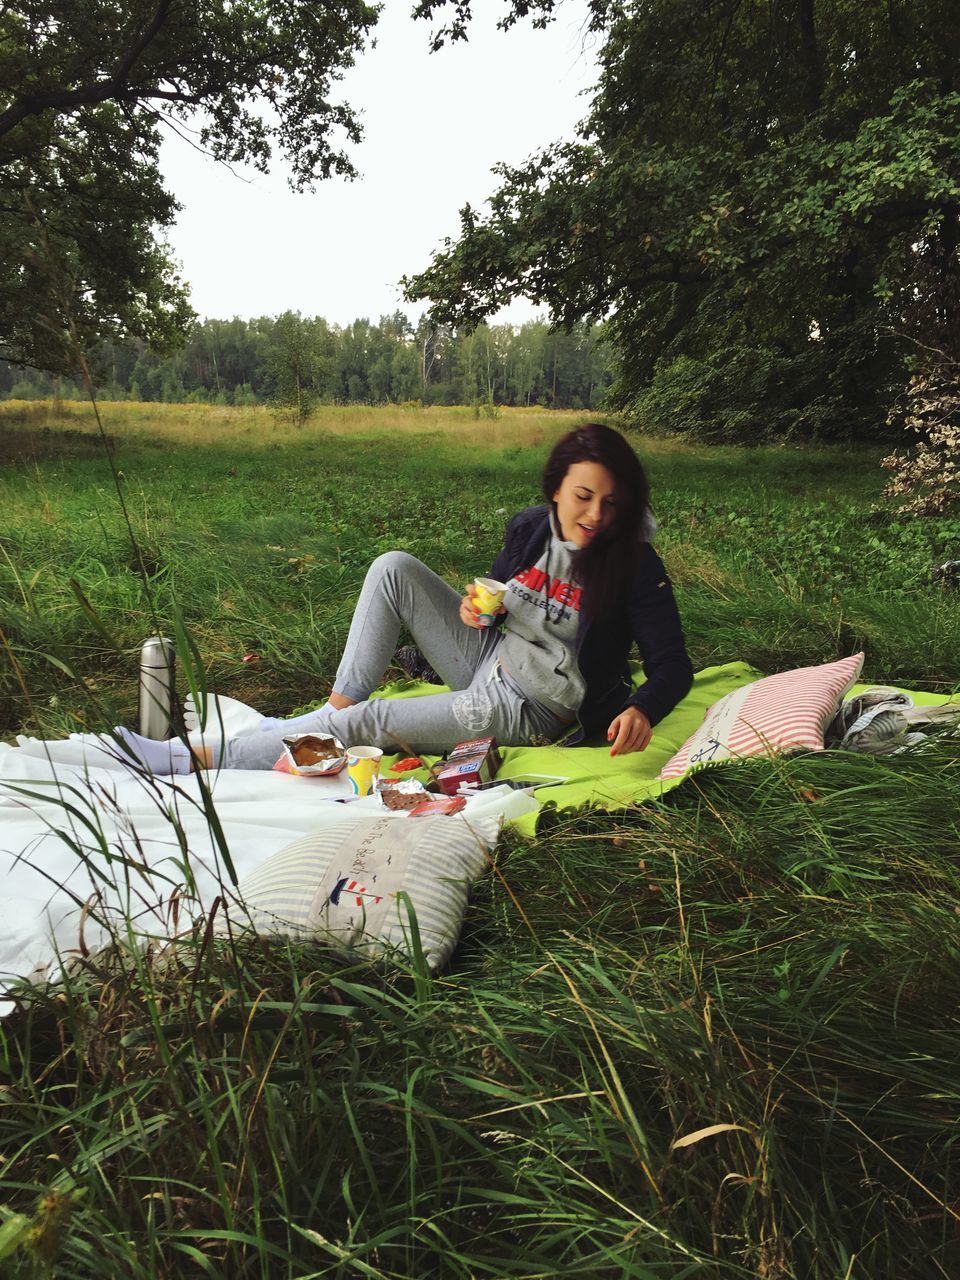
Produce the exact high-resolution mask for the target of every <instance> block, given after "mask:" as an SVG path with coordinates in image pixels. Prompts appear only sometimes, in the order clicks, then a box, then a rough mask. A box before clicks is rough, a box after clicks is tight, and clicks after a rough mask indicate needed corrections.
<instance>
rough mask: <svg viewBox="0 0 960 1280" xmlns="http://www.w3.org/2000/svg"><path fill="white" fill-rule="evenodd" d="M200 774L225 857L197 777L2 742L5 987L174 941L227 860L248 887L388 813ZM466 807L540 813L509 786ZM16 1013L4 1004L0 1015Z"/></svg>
mask: <svg viewBox="0 0 960 1280" xmlns="http://www.w3.org/2000/svg"><path fill="white" fill-rule="evenodd" d="M108 763H109V762H108ZM203 777H204V779H205V780H206V784H207V786H208V788H209V790H210V793H211V796H212V801H213V807H214V809H215V813H216V820H217V821H218V822H219V824H220V827H221V829H222V833H223V843H224V844H225V846H226V849H227V854H226V856H225V855H224V853H223V852H222V850H221V848H219V847H218V842H217V839H216V838H215V836H214V834H213V832H212V828H211V823H210V822H209V821H208V818H207V814H206V812H205V808H204V802H203V799H202V795H201V788H200V781H199V779H198V778H197V776H196V775H191V776H186V777H176V778H156V777H152V776H150V775H144V774H142V773H140V774H138V773H137V772H135V771H133V770H132V769H131V768H129V767H127V766H126V765H124V764H122V763H120V762H114V763H110V764H109V767H104V768H90V767H85V766H84V765H82V764H76V765H68V764H63V763H56V764H53V763H51V762H50V761H48V760H45V759H42V758H39V757H37V756H34V755H28V754H27V753H26V752H25V751H21V750H19V749H18V748H14V747H9V746H6V745H5V744H3V743H0V874H2V881H0V883H2V885H3V893H2V897H0V990H2V988H3V985H4V982H5V981H6V980H8V979H9V978H10V977H13V976H21V977H24V976H28V975H31V974H36V973H37V972H38V971H40V972H43V971H49V970H50V968H51V966H52V965H53V964H55V962H56V959H57V957H58V956H59V957H60V959H61V960H64V961H65V960H68V959H69V958H70V957H71V956H75V955H76V954H77V953H78V952H80V951H83V950H87V949H88V950H90V951H94V950H96V948H97V947H98V946H101V945H103V944H104V943H105V942H106V941H108V940H109V938H110V936H111V934H113V935H116V934H118V933H119V935H120V936H121V937H125V936H127V935H128V933H129V932H133V933H135V934H136V935H137V936H150V937H162V938H169V937H172V936H176V934H177V933H180V932H182V931H183V930H184V929H185V928H186V927H187V926H188V924H189V921H190V919H191V918H192V917H193V916H194V915H195V914H196V913H197V912H198V911H199V910H204V909H208V908H209V907H210V906H211V905H212V904H213V901H214V899H215V897H216V896H217V895H218V894H220V893H221V892H222V891H223V888H224V887H225V888H226V889H228V890H229V889H230V888H231V883H232V877H231V872H230V867H229V865H228V861H229V863H230V864H232V868H233V872H234V875H235V877H236V879H238V880H239V879H242V878H243V877H244V876H246V875H248V874H249V873H250V872H251V871H253V870H254V869H255V868H256V867H257V866H259V864H260V863H261V862H262V861H263V860H264V859H265V858H268V857H269V856H270V855H271V854H273V853H275V852H276V851H277V850H278V849H282V848H283V847H284V846H285V845H287V844H289V843H290V842H291V841H293V840H295V839H297V838H298V837H299V836H302V835H306V834H307V833H309V832H311V831H315V830H316V829H317V828H318V827H320V826H323V825H324V824H325V823H329V822H338V821H343V819H344V818H345V817H348V816H354V817H356V818H357V819H358V820H359V819H360V818H361V817H365V816H366V817H369V816H370V814H371V813H376V814H379V815H382V814H383V813H384V810H383V808H382V807H381V806H380V804H379V802H378V801H377V800H376V799H375V798H373V797H366V798H364V799H362V800H354V801H353V802H352V803H349V804H342V803H336V798H337V797H344V796H347V795H348V794H349V783H348V782H347V779H346V777H345V776H339V777H335V778H298V777H294V776H291V775H290V774H283V773H275V772H248V771H242V772H241V771H236V772H229V771H224V772H222V773H219V774H217V773H209V774H205V775H203ZM468 804H469V805H470V807H471V809H472V810H473V811H474V812H476V813H480V812H481V811H482V812H485V813H501V814H503V816H504V817H505V818H507V819H509V818H512V817H517V816H519V815H520V814H521V813H525V812H527V810H528V809H529V808H530V807H531V806H533V807H536V802H535V801H533V800H532V799H531V798H530V797H529V796H525V795H522V794H519V793H517V792H511V791H508V790H507V789H503V790H502V791H501V790H499V789H498V790H496V791H491V792H486V793H484V794H483V795H482V796H476V797H473V798H471V800H470V801H469V802H468ZM396 820H397V821H403V822H405V821H416V819H408V818H407V817H406V816H405V815H402V814H401V815H396ZM9 1008H10V1004H9V1002H3V1001H2V1000H0V1014H2V1013H4V1012H7V1011H8V1010H9Z"/></svg>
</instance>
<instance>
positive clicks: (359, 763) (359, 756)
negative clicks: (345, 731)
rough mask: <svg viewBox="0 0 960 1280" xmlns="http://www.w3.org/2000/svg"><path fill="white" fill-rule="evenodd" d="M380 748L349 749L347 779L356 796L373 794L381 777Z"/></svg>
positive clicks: (381, 754)
mask: <svg viewBox="0 0 960 1280" xmlns="http://www.w3.org/2000/svg"><path fill="white" fill-rule="evenodd" d="M382 756H383V752H382V751H381V750H380V748H379V747H347V777H348V778H349V779H350V790H351V791H352V792H353V794H354V795H355V796H368V795H370V794H371V793H372V792H373V789H374V787H375V786H376V785H377V779H378V778H379V776H380V759H381V757H382Z"/></svg>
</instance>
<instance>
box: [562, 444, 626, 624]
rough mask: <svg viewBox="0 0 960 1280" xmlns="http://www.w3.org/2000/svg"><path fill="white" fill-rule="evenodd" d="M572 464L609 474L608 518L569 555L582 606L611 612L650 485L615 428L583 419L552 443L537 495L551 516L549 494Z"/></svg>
mask: <svg viewBox="0 0 960 1280" xmlns="http://www.w3.org/2000/svg"><path fill="white" fill-rule="evenodd" d="M575 462H598V463H599V464H600V465H601V466H603V467H606V469H607V470H608V471H609V472H610V474H611V476H612V477H613V481H614V486H615V491H614V498H615V501H616V506H615V507H614V517H613V520H612V521H611V523H610V525H609V526H608V527H607V528H605V529H603V530H602V531H601V532H600V533H598V534H597V536H596V537H595V538H594V539H593V541H592V542H591V543H590V545H589V546H586V547H581V548H580V549H579V550H578V551H577V552H576V553H575V554H574V557H573V571H574V573H575V574H576V576H577V579H578V581H579V582H580V583H581V584H582V586H583V604H584V609H585V611H586V613H587V615H588V616H589V617H591V618H596V617H601V616H602V615H603V614H606V613H612V612H614V610H615V609H616V608H617V605H618V604H619V602H620V601H621V600H622V599H623V598H624V594H625V592H626V590H627V587H628V584H629V581H630V578H631V576H632V574H633V573H634V572H635V571H636V567H637V561H638V557H639V554H640V543H641V537H642V534H641V530H642V526H643V517H644V514H645V512H646V511H647V508H648V506H649V504H650V484H649V482H648V480H647V476H646V472H645V471H644V469H643V467H642V465H641V463H640V459H639V458H638V457H637V455H636V454H635V453H634V452H633V450H632V449H631V448H630V445H629V444H628V443H627V442H626V440H625V439H624V438H623V436H622V435H621V434H620V432H619V431H614V429H613V427H605V426H603V425H602V423H599V422H588V423H585V424H584V426H582V427H577V428H576V429H575V430H573V431H569V432H568V433H567V434H566V435H565V436H562V437H561V438H560V439H559V440H558V441H557V443H556V444H555V445H554V446H553V449H552V450H551V452H550V457H549V458H548V459H547V463H546V466H545V467H544V469H543V494H544V497H545V498H546V500H547V502H549V503H550V505H551V506H552V507H553V509H554V514H556V506H555V504H554V501H553V495H554V494H555V493H556V491H557V490H558V489H559V488H560V485H561V483H562V482H563V478H564V476H565V475H566V474H567V472H568V471H569V469H570V467H571V466H573V464H574V463H575Z"/></svg>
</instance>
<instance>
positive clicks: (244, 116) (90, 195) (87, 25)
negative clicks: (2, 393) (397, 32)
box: [0, 0, 377, 371]
mask: <svg viewBox="0 0 960 1280" xmlns="http://www.w3.org/2000/svg"><path fill="white" fill-rule="evenodd" d="M376 16H377V8H376V6H375V5H369V4H366V3H363V2H362V0H331V2H330V3H329V4H324V5H316V4H313V3H312V2H311V0H124V3H120V4H118V3H117V2H116V0H46V2H42V0H18V2H16V3H14V4H11V5H5V6H3V7H2V8H0V356H3V357H5V358H8V359H12V360H15V361H20V362H24V363H31V364H35V365H37V366H39V367H42V368H46V369H50V370H55V371H64V370H67V369H70V368H71V367H72V364H73V358H74V353H75V351H76V348H77V346H78V345H79V346H81V347H82V346H85V345H89V344H92V343H94V342H96V341H99V340H109V339H114V338H120V337H129V336H136V337H142V338H144V339H146V340H147V341H149V342H151V343H153V344H155V345H158V346H164V345H168V344H169V343H170V342H171V341H172V340H174V339H175V338H176V336H177V335H178V334H179V333H180V332H182V330H183V327H184V325H185V323H186V322H187V320H188V319H189V317H190V315H191V312H190V308H189V304H188V302H187V297H186V290H185V288H184V286H183V284H182V283H181V281H180V280H179V279H178V277H177V274H176V271H175V269H174V267H173V264H172V263H171V260H170V257H169V253H168V251H167V248H166V246H165V244H164V241H163V239H162V231H163V229H164V228H165V227H168V226H169V225H170V224H171V223H172V221H173V218H174V216H175V214H176V210H177V204H176V202H175V200H174V199H173V197H172V196H171V195H170V194H169V192H167V191H166V190H165V188H164V185H163V181H162V178H161V175H160V173H159V169H158V167H157V154H158V149H159V143H160V128H161V125H162V124H163V122H164V121H166V122H169V123H171V124H172V125H173V126H174V127H179V125H180V124H181V123H185V122H187V121H188V120H189V121H194V120H195V119H199V120H200V122H201V124H200V134H199V144H200V145H201V146H202V147H204V148H206V149H207V150H208V151H209V152H210V153H211V154H212V155H214V156H215V157H216V158H217V159H220V160H223V161H226V162H228V163H241V162H245V163H252V164H253V165H255V166H256V167H257V168H259V169H261V170H265V169H266V168H267V166H268V164H269V162H270V159H271V156H272V154H273V153H274V152H275V151H276V150H277V149H278V148H279V150H280V151H281V152H282V153H283V154H284V155H285V156H286V157H287V159H288V161H289V163H290V166H291V171H292V177H291V182H292V185H293V186H294V187H295V188H296V189H301V188H303V187H309V186H310V185H311V184H312V183H313V182H314V180H315V179H318V178H325V177H328V176H330V175H331V174H341V175H347V176H349V175H352V174H353V166H352V164H351V161H350V159H349V157H348V155H347V154H346V151H345V149H344V148H345V146H346V145H348V144H350V143H354V142H357V141H358V140H359V137H360V129H359V125H358V123H357V119H356V117H355V115H354V113H353V111H352V110H351V108H350V107H349V106H347V105H345V104H342V103H338V102H336V101H334V100H333V97H332V93H333V90H334V86H335V82H336V81H337V80H338V79H339V78H340V76H341V74H342V72H343V70H344V69H345V68H347V67H349V66H350V65H352V63H353V60H354V56H355V54H356V53H357V52H358V51H359V50H360V49H361V48H362V47H363V44H364V41H365V39H366V36H367V34H368V32H369V31H370V29H371V28H372V27H373V25H374V23H375V22H376ZM191 127H192V125H191ZM71 331H72V337H71V336H70V335H71Z"/></svg>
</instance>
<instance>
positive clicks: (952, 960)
mask: <svg viewBox="0 0 960 1280" xmlns="http://www.w3.org/2000/svg"><path fill="white" fill-rule="evenodd" d="M958 765H960V755H958V751H957V748H956V747H955V746H954V745H952V744H949V743H947V744H944V745H941V746H938V747H935V748H934V749H933V750H932V751H930V752H929V753H926V754H923V755H917V756H914V757H909V756H908V757H903V758H900V759H896V760H889V759H888V760H885V761H882V762H880V761H873V760H862V759H855V758H854V759H845V758H842V757H840V756H839V755H833V756H824V757H822V758H816V757H813V758H811V757H807V758H802V759H801V758H798V759H794V760H787V761H781V762H778V763H776V764H769V763H756V764H752V765H746V766H741V767H733V768H727V769H724V770H717V771H715V772H712V773H710V774H708V775H705V776H701V779H700V780H699V781H697V782H694V783H692V784H690V785H688V786H687V787H686V788H681V789H680V790H679V791H677V792H675V793H674V796H673V800H672V802H671V804H670V805H669V806H663V807H661V808H659V809H655V810H647V811H644V812H643V813H637V814H632V815H631V814H628V815H624V816H622V817H619V818H615V819H606V820H596V821H592V822H591V821H581V822H580V823H577V824H574V825H569V824H567V825H560V826H557V827H555V828H554V829H553V830H552V831H551V832H550V833H549V835H548V836H545V837H544V838H542V839H540V840H539V841H537V842H535V843H520V842H516V841H514V842H508V844H507V846H506V848H505V849H504V851H503V853H502V854H501V858H500V862H499V865H498V867H497V870H496V872H495V874H493V875H491V876H490V877H489V878H488V880H487V881H486V882H485V883H484V884H483V885H482V887H481V889H480V891H479V893H478V894H477V898H476V901H475V903H474V906H473V908H472V911H471V914H470V917H469V919H468V921H467V926H466V930H465V934H464V938H463V941H462V943H461V946H460V948H459V950H458V952H457V956H456V960H455V962H454V964H453V966H452V968H451V970H450V971H449V972H448V973H447V974H445V975H443V976H441V977H439V978H435V979H429V978H424V976H423V975H422V973H418V972H416V971H415V970H411V971H409V972H403V971H402V970H397V969H395V968H393V969H391V970H389V971H387V970H378V969H377V968H376V967H371V966H369V965H359V964H356V963H352V962H350V961H349V960H347V959H345V958H343V957H338V956H337V955H335V954H333V953H331V952H329V951H326V950H323V949H318V948H311V947H309V946H304V945H298V946H293V945H287V946H284V945H282V944H277V943H276V942H270V943H269V944H266V943H251V942H249V941H247V942H244V943H243V944H242V945H240V944H238V945H235V946H233V947H230V946H228V945H226V944H224V943H222V942H221V943H218V944H217V945H213V943H212V942H211V940H210V938H209V936H208V935H207V934H206V933H205V931H204V930H203V928H202V927H198V929H197V930H196V932H195V933H194V934H193V935H192V939H191V940H188V941H186V942H182V943H181V944H180V945H179V946H178V947H177V949H176V951H175V952H174V953H173V954H172V955H168V956H166V957H160V956H156V955H154V956H149V955H144V954H142V953H140V952H138V951H135V950H133V951H130V950H124V949H122V948H119V949H117V951H115V952H114V953H113V954H111V955H105V956H93V957H91V958H90V959H89V960H88V961H87V962H86V963H85V964H84V965H83V967H82V968H80V969H78V970H75V971H73V973H72V974H71V975H70V977H69V978H68V979H67V980H66V981H65V982H64V983H63V985H62V986H61V987H60V988H58V989H53V990H51V991H50V992H49V993H48V994H46V995H41V996H39V997H38V996H34V997H33V998H31V999H30V1000H29V1001H26V1002H25V1003H24V1006H23V1008H22V1010H21V1011H20V1012H19V1013H18V1014H16V1015H14V1016H12V1017H10V1018H8V1019H6V1020H5V1021H4V1022H3V1023H2V1024H0V1049H2V1055H3V1057H2V1070H3V1071H4V1074H5V1076H6V1078H7V1080H8V1082H9V1084H8V1089H7V1094H6V1099H5V1106H4V1108H3V1110H2V1112H0V1134H2V1139H0V1141H2V1147H3V1151H4V1154H5V1156H6V1161H5V1164H4V1171H3V1179H4V1194H5V1196H6V1199H7V1207H8V1209H9V1210H16V1211H18V1212H19V1213H20V1214H21V1215H22V1219H21V1220H20V1225H21V1228H22V1230H24V1231H26V1229H27V1224H29V1225H30V1226H32V1228H33V1229H34V1231H35V1233H36V1238H35V1248H34V1254H36V1250H37V1249H38V1248H40V1247H41V1243H42V1244H43V1247H49V1249H50V1250H51V1252H53V1251H54V1249H55V1251H56V1254H57V1258H58V1262H57V1270H56V1274H57V1275H76V1276H89V1275H94V1274H97V1275H103V1274H110V1275H123V1276H131V1277H146V1276H161V1275H163V1276H165V1275H170V1276H174V1275H176V1276H205V1275H206V1276H221V1275H229V1276H247V1275H250V1276H254V1275H256V1276H270V1277H275V1276H290V1277H293V1276H307V1275H310V1276H313V1275H317V1276H320V1275H324V1276H342V1277H352V1276H358V1275H366V1276H376V1277H397V1276H403V1277H421V1276H427V1275H431V1276H432V1275H438V1276H451V1277H464V1278H466V1277H479V1276H489V1277H521V1276H522V1277H533V1276H563V1275H578V1276H583V1275H589V1276H596V1277H598V1278H599V1277H604V1278H605V1277H664V1278H665V1277H671V1278H672V1277H676V1276H692V1275H710V1276H718V1277H719V1276H729V1277H747V1276H763V1277H788V1276H789V1277H798V1278H799V1277H803V1278H804V1280H807V1278H808V1277H810V1278H813V1277H816V1278H818V1280H819V1278H823V1280H836V1277H838V1276H850V1277H855V1276H859V1277H864V1278H866V1277H870V1278H871V1280H873V1278H876V1277H891V1278H892V1277H902V1276H908V1275H910V1276H912V1275H917V1276H928V1275H929V1276H944V1277H948V1276H953V1275H955V1274H956V1272H957V1267H958V1265H960V1256H958V1252H960V1237H958V1233H957V1226H958V1222H960V1215H958V1211H957V1203H956V1193H955V1179H956V1174H957V1170H956V1168H955V1166H954V1163H953V1161H954V1150H955V1142H954V1122H955V1115H956V1107H957V1102H958V1097H957V1093H958V1087H960V1076H958V1074H957V1066H956V1064H957V1061H958V1055H960V1024H958V1016H957V1012H956V1000H955V992H956V986H957V979H958V976H960V927H958V924H957V914H956V910H955V907H954V904H955V903H956V901H957V900H958V895H960V870H958V867H957V858H956V847H957V830H956V806H955V803H954V800H953V797H954V796H955V788H954V784H953V779H954V778H955V775H956V771H957V768H958ZM37 1205H39V1208H37V1207H36V1206H37ZM0 1230H2V1229H0ZM0 1240H2V1236H0ZM17 1256H18V1257H19V1258H21V1259H22V1260H23V1261H22V1266H26V1265H27V1261H26V1260H27V1258H28V1257H29V1253H28V1252H27V1250H26V1247H25V1246H24V1247H21V1249H20V1252H19V1254H18V1255H17ZM14 1274H20V1272H18V1271H17V1270H16V1268H15V1269H14Z"/></svg>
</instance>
